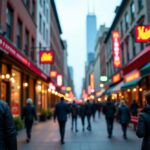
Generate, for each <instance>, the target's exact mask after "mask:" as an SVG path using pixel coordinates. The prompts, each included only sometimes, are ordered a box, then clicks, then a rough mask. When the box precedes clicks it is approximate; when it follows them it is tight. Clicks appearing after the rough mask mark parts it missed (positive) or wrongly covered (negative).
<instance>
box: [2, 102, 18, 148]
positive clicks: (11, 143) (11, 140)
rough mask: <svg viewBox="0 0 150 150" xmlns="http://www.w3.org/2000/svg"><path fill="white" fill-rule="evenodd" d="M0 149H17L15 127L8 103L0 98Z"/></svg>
mask: <svg viewBox="0 0 150 150" xmlns="http://www.w3.org/2000/svg"><path fill="white" fill-rule="evenodd" d="M0 150H17V139H16V128H15V125H14V122H13V118H12V115H11V112H10V110H9V107H8V105H7V104H6V103H5V102H4V101H2V100H0Z"/></svg>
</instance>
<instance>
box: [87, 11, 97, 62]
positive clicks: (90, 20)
mask: <svg viewBox="0 0 150 150" xmlns="http://www.w3.org/2000/svg"><path fill="white" fill-rule="evenodd" d="M96 32H97V30H96V15H95V14H94V13H88V15H87V17H86V39H87V41H86V42H87V63H88V64H89V63H90V62H91V61H92V60H93V59H94V46H95V38H96Z"/></svg>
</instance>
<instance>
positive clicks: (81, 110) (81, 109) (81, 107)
mask: <svg viewBox="0 0 150 150" xmlns="http://www.w3.org/2000/svg"><path fill="white" fill-rule="evenodd" d="M79 115H80V118H81V123H82V131H83V132H84V125H85V104H84V103H82V104H81V105H80V108H79Z"/></svg>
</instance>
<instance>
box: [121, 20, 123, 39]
mask: <svg viewBox="0 0 150 150" xmlns="http://www.w3.org/2000/svg"><path fill="white" fill-rule="evenodd" d="M120 33H121V37H123V23H122V21H121V23H120Z"/></svg>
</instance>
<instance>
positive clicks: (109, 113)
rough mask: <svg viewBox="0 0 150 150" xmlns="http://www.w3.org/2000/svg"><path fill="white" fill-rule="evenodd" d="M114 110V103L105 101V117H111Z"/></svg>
mask: <svg viewBox="0 0 150 150" xmlns="http://www.w3.org/2000/svg"><path fill="white" fill-rule="evenodd" d="M115 112H116V109H115V105H114V103H113V102H111V101H107V102H106V103H105V104H104V105H103V113H104V115H105V117H106V118H107V119H113V118H114V115H115Z"/></svg>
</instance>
